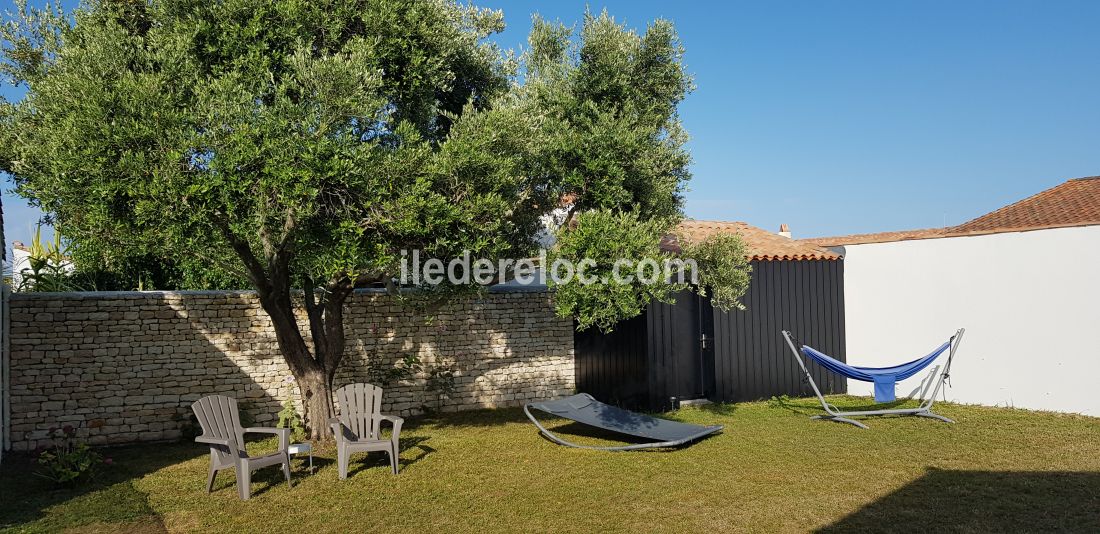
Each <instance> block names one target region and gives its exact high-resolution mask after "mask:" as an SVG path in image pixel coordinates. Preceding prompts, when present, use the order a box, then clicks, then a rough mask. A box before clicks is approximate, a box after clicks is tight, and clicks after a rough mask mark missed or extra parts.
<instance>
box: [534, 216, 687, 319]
mask: <svg viewBox="0 0 1100 534" xmlns="http://www.w3.org/2000/svg"><path fill="white" fill-rule="evenodd" d="M669 226H670V223H669V222H668V221H667V220H662V219H650V220H642V219H641V218H640V216H639V214H638V213H637V212H612V211H610V210H594V211H589V212H584V213H581V214H580V215H579V216H578V217H577V225H576V227H575V228H572V229H567V230H564V231H561V232H559V234H558V241H557V243H556V245H555V247H554V250H553V251H552V254H550V255H548V257H547V261H549V262H550V264H551V265H553V263H554V262H555V261H557V260H559V259H562V260H571V261H574V262H576V263H577V264H578V265H579V263H580V261H581V260H582V259H585V258H587V259H589V260H590V261H591V263H590V264H589V266H587V268H586V269H585V270H584V275H585V276H586V277H591V278H592V279H593V280H595V281H597V283H593V284H584V283H583V281H582V280H580V278H579V277H574V278H573V280H572V281H570V282H569V283H567V284H556V283H554V282H553V281H552V280H551V281H550V284H551V287H553V288H554V289H555V290H556V291H555V294H554V302H555V305H556V308H557V312H558V314H559V315H561V316H562V317H575V318H576V319H577V329H578V330H584V329H587V328H589V327H592V326H596V327H598V328H600V329H601V330H603V331H605V332H607V331H610V330H611V329H612V328H613V327H614V325H615V323H617V322H619V321H621V320H623V319H629V318H631V317H635V316H637V315H639V314H640V313H642V311H643V310H644V309H645V306H646V304H648V303H649V302H650V301H652V300H659V301H662V302H671V301H672V293H673V292H674V291H677V290H680V289H683V288H685V287H686V286H685V285H681V284H673V283H668V282H667V281H666V279H664V278H662V280H661V281H660V282H659V283H656V284H647V283H642V282H641V281H640V280H638V279H637V277H636V276H632V278H633V280H632V281H631V282H630V283H625V281H623V280H619V279H618V278H619V277H616V276H614V274H615V273H614V271H615V262H616V261H617V260H619V259H622V258H625V259H629V260H631V261H635V262H640V261H642V260H644V259H651V260H654V261H656V262H657V263H658V264H663V261H664V260H665V259H666V258H667V257H666V256H665V255H663V254H662V253H661V250H660V242H661V238H662V236H664V235H666V234H667V233H668V231H669ZM633 272H634V269H633V268H631V269H629V271H627V270H625V268H620V269H619V274H620V275H622V274H633Z"/></svg>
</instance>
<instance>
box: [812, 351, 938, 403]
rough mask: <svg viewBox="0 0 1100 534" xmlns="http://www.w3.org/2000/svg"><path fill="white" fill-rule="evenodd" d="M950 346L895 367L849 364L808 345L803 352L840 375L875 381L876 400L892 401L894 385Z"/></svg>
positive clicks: (919, 370) (926, 365)
mask: <svg viewBox="0 0 1100 534" xmlns="http://www.w3.org/2000/svg"><path fill="white" fill-rule="evenodd" d="M949 348H951V342H950V341H948V342H946V343H944V344H943V345H940V346H939V348H937V349H936V350H934V351H932V352H931V353H930V354H928V355H927V356H925V357H923V358H917V359H916V360H913V361H911V362H908V363H903V364H901V365H895V366H893V367H859V366H856V365H848V364H846V363H844V362H842V361H840V360H837V359H835V358H833V357H831V356H829V355H828V354H825V353H823V352H821V351H818V350H817V349H814V348H813V347H810V346H807V345H802V354H804V355H806V357H808V358H810V359H811V360H813V361H815V362H817V363H818V364H819V365H821V366H822V367H824V368H826V369H828V370H830V371H832V372H834V373H836V374H838V375H843V376H846V377H848V378H851V379H853V380H859V381H862V382H873V383H874V384H875V402H891V401H893V400H895V399H896V397H895V393H894V387H895V385H897V383H898V382H899V381H901V380H905V379H906V378H909V377H911V376H913V375H915V374H917V373H919V372H921V370H923V369H924V368H925V367H928V365H929V364H931V363H932V362H933V361H934V360H935V359H936V358H938V357H939V356H940V355H941V354H943V353H944V352H946V351H947V349H949Z"/></svg>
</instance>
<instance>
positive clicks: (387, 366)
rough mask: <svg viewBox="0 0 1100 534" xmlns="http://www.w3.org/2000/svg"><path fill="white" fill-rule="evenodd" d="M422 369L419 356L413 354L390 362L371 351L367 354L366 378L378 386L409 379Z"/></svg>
mask: <svg viewBox="0 0 1100 534" xmlns="http://www.w3.org/2000/svg"><path fill="white" fill-rule="evenodd" d="M423 369H424V366H423V364H421V362H420V357H419V356H417V355H415V354H406V355H405V356H403V357H402V358H401V359H399V360H397V361H396V362H393V363H392V364H391V363H389V362H388V360H387V359H386V358H385V357H384V356H381V355H378V354H373V353H372V354H368V355H367V380H369V381H370V383H371V384H375V385H378V386H382V387H386V386H389V385H390V384H396V383H398V382H402V381H405V380H410V379H412V378H413V377H415V376H416V375H417V374H419V373H420V372H421V371H423Z"/></svg>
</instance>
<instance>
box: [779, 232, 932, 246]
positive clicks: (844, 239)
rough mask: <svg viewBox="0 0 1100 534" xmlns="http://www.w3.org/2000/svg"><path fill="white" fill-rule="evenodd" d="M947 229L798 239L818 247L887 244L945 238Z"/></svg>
mask: <svg viewBox="0 0 1100 534" xmlns="http://www.w3.org/2000/svg"><path fill="white" fill-rule="evenodd" d="M948 230H950V229H949V228H925V229H922V230H900V231H897V232H877V233H873V234H853V235H842V236H835V237H807V238H805V239H799V241H801V242H803V243H810V244H813V245H817V246H819V247H837V246H841V245H861V244H865V243H889V242H891V241H905V240H908V239H930V238H934V237H946V236H947V232H948Z"/></svg>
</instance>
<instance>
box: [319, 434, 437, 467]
mask: <svg viewBox="0 0 1100 534" xmlns="http://www.w3.org/2000/svg"><path fill="white" fill-rule="evenodd" d="M429 439H431V438H427V437H424V436H413V437H409V438H401V445H400V446H401V450H400V452H398V455H397V456H398V458H397V463H398V468H399V469H402V470H403V469H406V468H408V467H409V466H412V465H414V464H416V463H417V462H419V461H420V460H423V459H424V458H426V457H427V456H428V455H429V454H432V453H433V452H435V449H434V448H432V447H431V446H428V445H425V444H424V442H426V441H428V440H429ZM328 462H329V461H328V460H326V463H328ZM378 467H381V468H385V469H387V470H388V469H389V467H390V460H389V458H388V457H387V456H386V453H384V452H378V451H374V452H369V453H355V454H353V455H352V457H351V458H350V459H349V461H348V477H352V476H355V474H356V473H359V472H360V471H366V470H368V469H374V468H378Z"/></svg>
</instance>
